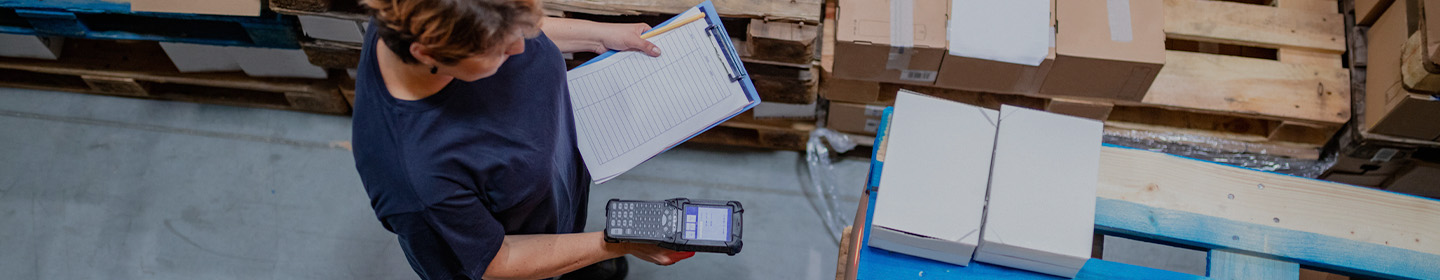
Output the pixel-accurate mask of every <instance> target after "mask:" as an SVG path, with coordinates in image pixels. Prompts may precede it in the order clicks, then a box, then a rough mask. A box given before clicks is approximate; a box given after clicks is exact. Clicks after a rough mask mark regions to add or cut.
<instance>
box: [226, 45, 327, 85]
mask: <svg viewBox="0 0 1440 280" xmlns="http://www.w3.org/2000/svg"><path fill="white" fill-rule="evenodd" d="M226 50H227V51H228V52H229V54H230V57H231V58H232V59H235V62H236V63H239V64H240V69H241V70H244V71H245V75H250V76H251V77H282V78H311V79H324V78H325V69H324V68H320V67H319V66H315V65H314V64H310V59H309V58H307V57H306V56H305V52H304V51H301V50H298V49H268V48H246V47H228V48H227V49H226Z"/></svg>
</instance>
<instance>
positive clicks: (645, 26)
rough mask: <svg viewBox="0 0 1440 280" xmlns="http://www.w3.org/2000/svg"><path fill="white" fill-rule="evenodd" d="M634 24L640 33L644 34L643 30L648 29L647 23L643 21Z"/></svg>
mask: <svg viewBox="0 0 1440 280" xmlns="http://www.w3.org/2000/svg"><path fill="white" fill-rule="evenodd" d="M635 26H637V27H639V28H637V29H639V30H640V33H641V34H644V33H645V31H650V25H649V24H646V23H643V22H642V23H636V24H635Z"/></svg>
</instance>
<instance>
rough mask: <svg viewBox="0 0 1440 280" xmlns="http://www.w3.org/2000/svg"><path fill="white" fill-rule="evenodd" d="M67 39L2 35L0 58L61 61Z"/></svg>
mask: <svg viewBox="0 0 1440 280" xmlns="http://www.w3.org/2000/svg"><path fill="white" fill-rule="evenodd" d="M64 43H65V38H61V37H41V36H34V35H19V34H4V33H0V46H5V47H3V48H0V56H8V57H22V58H35V59H48V60H56V59H60V50H61V47H62V46H64V45H65V44H64Z"/></svg>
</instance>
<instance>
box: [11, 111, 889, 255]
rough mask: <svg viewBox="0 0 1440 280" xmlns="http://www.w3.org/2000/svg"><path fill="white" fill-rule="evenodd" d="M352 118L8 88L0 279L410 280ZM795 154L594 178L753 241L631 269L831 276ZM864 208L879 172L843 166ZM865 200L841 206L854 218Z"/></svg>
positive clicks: (705, 155) (747, 153) (686, 153)
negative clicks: (374, 197)
mask: <svg viewBox="0 0 1440 280" xmlns="http://www.w3.org/2000/svg"><path fill="white" fill-rule="evenodd" d="M349 138H350V119H349V118H347V117H337V116H325V115H315V114H307V113H297V112H287V111H276V110H265V109H251V108H239V107H228V106H216V105H202V104H191V103H180V102H166V101H150V100H137V99H127V98H117V97H106V96H93V95H82V94H72V93H59V92H45V91H31V90H19V89H8V88H0V224H3V225H4V226H0V240H3V241H0V278H3V279H412V278H415V275H414V273H413V272H412V271H411V270H410V268H409V266H408V265H407V264H406V262H405V259H404V256H403V254H402V253H401V252H400V250H399V248H398V247H397V244H396V241H395V237H394V235H392V234H390V233H389V232H386V231H385V230H384V229H382V228H381V227H380V224H379V222H377V221H376V220H375V217H374V215H373V212H371V210H370V208H369V201H368V200H367V199H366V196H365V193H364V191H363V189H362V186H361V185H360V179H359V176H358V175H357V174H356V172H355V169H354V162H353V159H352V157H351V154H350V151H348V150H346V149H344V148H343V145H341V143H343V142H345V141H348V140H349ZM802 161H803V155H802V154H800V153H796V152H776V151H759V150H731V149H715V148H696V147H681V148H678V149H675V150H672V151H670V152H666V153H664V154H662V155H660V156H659V157H657V158H655V159H654V160H651V161H650V162H647V163H645V164H642V165H641V166H639V167H638V168H636V169H635V170H632V171H630V172H629V173H627V174H625V175H623V176H621V177H619V178H617V179H615V180H614V181H612V182H610V183H607V184H604V185H597V186H594V187H593V191H592V194H591V197H592V201H591V209H590V213H591V215H590V217H589V224H590V225H591V226H590V228H589V230H597V229H598V228H599V227H598V225H600V224H601V223H600V221H601V220H602V219H603V216H602V213H601V212H600V208H599V207H600V206H601V205H602V204H603V202H604V201H605V200H607V199H609V198H631V199H663V198H670V197H681V196H683V197H692V198H709V199H726V200H738V201H741V202H743V203H744V204H745V208H746V210H747V211H746V213H745V216H746V217H745V218H746V219H745V223H746V231H745V237H744V241H745V249H744V251H743V252H742V253H740V254H739V255H736V256H725V255H717V254H701V255H697V256H696V257H694V258H692V259H690V260H686V261H684V262H681V263H679V264H676V265H674V266H670V267H660V266H655V265H652V264H648V263H643V262H640V261H638V260H634V259H632V262H631V263H632V265H633V266H632V268H631V279H679V278H685V279H828V278H831V277H833V276H834V269H835V255H836V252H837V246H836V244H835V243H834V241H833V240H832V239H831V238H829V237H827V234H828V233H827V232H826V230H825V229H824V227H823V226H822V224H821V222H820V219H819V216H818V212H817V211H818V210H817V209H818V208H817V206H814V205H813V204H811V202H810V201H809V200H807V199H806V195H807V194H808V193H809V191H808V189H806V188H803V187H802V186H805V185H804V184H805V183H806V180H805V179H804V177H802V176H804V171H803V168H804V167H803V165H802V164H803V162H802ZM837 166H838V169H839V170H842V172H841V173H842V175H843V176H842V178H843V180H844V181H846V182H848V183H847V185H848V186H849V188H846V189H845V190H846V192H845V193H844V200H845V205H847V207H853V205H855V203H856V200H857V199H858V193H859V190H860V188H861V186H862V185H863V182H864V174H865V172H866V170H868V162H867V161H866V160H864V159H851V160H846V161H842V162H840V163H839V164H838V165H837ZM853 209H854V208H848V209H846V211H848V213H853V211H854V210H853Z"/></svg>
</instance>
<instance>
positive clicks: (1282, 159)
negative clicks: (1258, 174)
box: [1104, 128, 1334, 178]
mask: <svg viewBox="0 0 1440 280" xmlns="http://www.w3.org/2000/svg"><path fill="white" fill-rule="evenodd" d="M1104 141H1105V143H1106V144H1113V145H1119V146H1125V147H1131V148H1137V149H1143V150H1149V151H1154V152H1161V153H1166V154H1172V155H1177V156H1183V157H1188V158H1193V159H1199V160H1206V161H1213V162H1218V163H1223V164H1229V165H1235V166H1241V167H1246V168H1251V169H1256V170H1264V171H1271V172H1277V173H1284V174H1290V175H1295V176H1300V177H1306V178H1316V177H1319V176H1320V175H1321V174H1322V173H1324V172H1325V169H1328V168H1330V165H1333V164H1334V162H1333V160H1331V161H1318V160H1307V159H1297V158H1291V157H1286V156H1281V155H1279V154H1287V153H1289V154H1294V153H1301V152H1302V151H1300V150H1302V149H1304V148H1286V147H1279V146H1274V145H1256V144H1250V143H1246V142H1241V141H1233V140H1225V139H1219V138H1215V137H1205V136H1198V135H1192V134H1183V133H1163V132H1152V131H1143V130H1131V129H1109V128H1107V129H1106V130H1105V140H1104ZM1279 149H1295V150H1292V151H1286V150H1279ZM1305 152H1309V151H1305Z"/></svg>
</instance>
